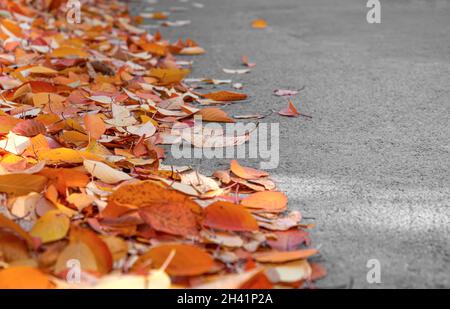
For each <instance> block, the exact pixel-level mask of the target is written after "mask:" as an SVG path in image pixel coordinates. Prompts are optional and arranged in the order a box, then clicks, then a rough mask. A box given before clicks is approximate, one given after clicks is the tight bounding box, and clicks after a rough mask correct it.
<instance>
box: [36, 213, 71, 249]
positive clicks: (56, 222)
mask: <svg viewBox="0 0 450 309" xmlns="http://www.w3.org/2000/svg"><path fill="white" fill-rule="evenodd" d="M69 227H70V220H69V218H67V216H66V215H65V214H63V213H62V212H60V211H58V210H52V211H49V212H47V213H46V214H45V215H43V216H42V217H40V218H39V220H38V221H37V222H36V223H35V224H34V226H33V228H32V229H31V231H30V234H31V235H32V236H34V237H37V238H39V239H40V240H41V241H42V243H44V244H45V243H49V242H52V241H56V240H60V239H63V238H64V237H66V235H67V232H68V231H69Z"/></svg>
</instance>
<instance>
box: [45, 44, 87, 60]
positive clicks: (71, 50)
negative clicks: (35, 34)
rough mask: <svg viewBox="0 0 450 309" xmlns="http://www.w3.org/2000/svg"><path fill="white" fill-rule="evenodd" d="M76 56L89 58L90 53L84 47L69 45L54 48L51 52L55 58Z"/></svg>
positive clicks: (51, 55)
mask: <svg viewBox="0 0 450 309" xmlns="http://www.w3.org/2000/svg"><path fill="white" fill-rule="evenodd" d="M74 56H75V57H79V58H87V57H88V56H89V54H88V53H86V52H85V51H84V50H82V49H79V48H75V47H67V46H65V47H60V48H57V49H54V50H53V52H52V53H51V54H50V57H55V58H68V57H74Z"/></svg>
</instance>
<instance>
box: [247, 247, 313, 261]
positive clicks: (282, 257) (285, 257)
mask: <svg viewBox="0 0 450 309" xmlns="http://www.w3.org/2000/svg"><path fill="white" fill-rule="evenodd" d="M317 253H318V251H317V250H316V249H303V250H296V251H268V252H260V253H255V254H253V258H254V259H255V260H256V261H258V262H261V263H285V262H290V261H296V260H304V259H307V258H309V257H311V256H313V255H316V254H317Z"/></svg>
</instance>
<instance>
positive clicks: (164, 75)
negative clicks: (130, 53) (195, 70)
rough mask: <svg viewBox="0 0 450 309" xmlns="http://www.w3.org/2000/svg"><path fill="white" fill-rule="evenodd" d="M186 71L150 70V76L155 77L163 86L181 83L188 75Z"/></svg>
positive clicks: (188, 71)
mask: <svg viewBox="0 0 450 309" xmlns="http://www.w3.org/2000/svg"><path fill="white" fill-rule="evenodd" d="M189 73H190V70H188V69H152V70H150V76H152V77H156V78H157V79H158V80H159V82H160V83H161V84H163V85H167V84H174V83H179V82H181V81H182V80H183V79H184V78H185V77H186V76H187V75H188V74H189Z"/></svg>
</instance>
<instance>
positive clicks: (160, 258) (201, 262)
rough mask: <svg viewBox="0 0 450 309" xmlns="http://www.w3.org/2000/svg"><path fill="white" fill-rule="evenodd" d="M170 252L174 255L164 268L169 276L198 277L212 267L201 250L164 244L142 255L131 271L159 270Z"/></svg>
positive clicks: (210, 260)
mask: <svg viewBox="0 0 450 309" xmlns="http://www.w3.org/2000/svg"><path fill="white" fill-rule="evenodd" d="M172 251H174V252H175V255H174V257H173V259H172V261H171V262H170V264H169V265H168V266H167V268H166V272H167V273H168V274H169V275H171V276H198V275H202V274H204V273H207V272H209V271H210V270H211V269H212V267H213V258H212V257H211V255H209V254H208V253H207V252H206V251H204V250H203V249H200V248H198V247H195V246H192V245H185V244H165V245H160V246H157V247H154V248H152V249H150V251H148V252H147V253H145V254H144V255H142V256H141V257H140V258H139V259H138V260H137V261H136V263H135V264H134V265H133V271H139V272H142V271H146V270H150V269H155V268H160V267H161V266H162V265H163V264H164V262H165V261H166V260H167V258H168V257H169V255H170V254H171V252H172Z"/></svg>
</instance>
